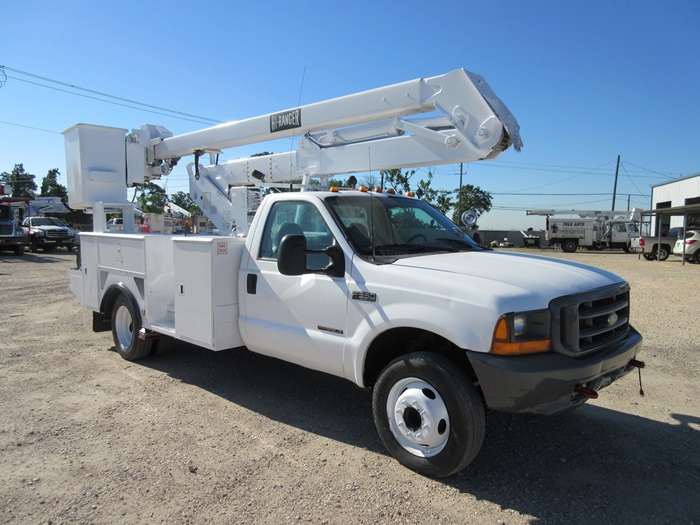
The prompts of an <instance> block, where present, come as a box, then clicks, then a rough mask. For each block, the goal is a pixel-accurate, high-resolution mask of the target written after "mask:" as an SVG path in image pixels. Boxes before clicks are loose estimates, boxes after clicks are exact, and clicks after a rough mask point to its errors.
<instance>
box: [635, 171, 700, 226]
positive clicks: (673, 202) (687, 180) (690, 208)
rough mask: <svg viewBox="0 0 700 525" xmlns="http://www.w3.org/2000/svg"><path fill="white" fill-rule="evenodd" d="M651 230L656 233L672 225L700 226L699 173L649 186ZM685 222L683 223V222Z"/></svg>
mask: <svg viewBox="0 0 700 525" xmlns="http://www.w3.org/2000/svg"><path fill="white" fill-rule="evenodd" d="M647 214H648V215H651V231H652V232H653V233H654V234H658V233H659V230H658V228H657V221H658V222H659V223H660V225H661V233H665V232H667V231H668V230H669V228H673V227H683V226H686V227H700V173H695V174H693V175H688V176H686V177H681V178H679V179H675V180H672V181H668V182H662V183H661V184H655V185H654V186H652V187H651V209H650V210H649V211H648V212H645V215H647ZM684 223H685V224H684Z"/></svg>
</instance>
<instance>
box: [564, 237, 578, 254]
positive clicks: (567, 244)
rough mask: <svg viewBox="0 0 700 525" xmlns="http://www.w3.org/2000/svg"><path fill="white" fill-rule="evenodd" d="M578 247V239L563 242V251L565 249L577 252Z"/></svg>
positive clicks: (568, 251) (569, 251)
mask: <svg viewBox="0 0 700 525" xmlns="http://www.w3.org/2000/svg"><path fill="white" fill-rule="evenodd" d="M576 248H578V244H577V243H576V241H572V240H568V241H564V242H563V243H562V244H561V249H562V251H565V252H567V253H572V252H575V251H576Z"/></svg>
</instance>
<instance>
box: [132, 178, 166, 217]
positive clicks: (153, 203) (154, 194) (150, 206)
mask: <svg viewBox="0 0 700 525" xmlns="http://www.w3.org/2000/svg"><path fill="white" fill-rule="evenodd" d="M139 190H140V191H139V196H138V198H137V199H136V202H137V203H138V208H139V209H140V210H141V211H142V212H144V213H163V206H165V203H166V202H168V194H167V193H166V192H165V190H164V189H163V188H161V187H160V186H158V185H157V184H155V183H153V182H147V183H146V184H144V185H142V186H140V188H139Z"/></svg>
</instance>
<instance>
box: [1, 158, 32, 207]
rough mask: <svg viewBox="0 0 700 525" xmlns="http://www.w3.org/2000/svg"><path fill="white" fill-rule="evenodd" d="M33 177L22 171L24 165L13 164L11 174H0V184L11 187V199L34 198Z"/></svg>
mask: <svg viewBox="0 0 700 525" xmlns="http://www.w3.org/2000/svg"><path fill="white" fill-rule="evenodd" d="M35 178H36V176H35V175H32V174H31V173H27V172H26V171H24V164H15V167H14V168H13V169H12V172H11V173H7V172H6V171H4V172H3V173H1V174H0V183H2V184H8V185H10V186H12V196H13V197H28V198H30V199H34V198H35V197H36V189H37V188H36V182H34V179H35Z"/></svg>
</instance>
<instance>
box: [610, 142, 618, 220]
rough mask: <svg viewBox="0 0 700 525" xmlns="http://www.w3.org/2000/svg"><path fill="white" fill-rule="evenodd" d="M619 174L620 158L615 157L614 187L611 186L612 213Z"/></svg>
mask: <svg viewBox="0 0 700 525" xmlns="http://www.w3.org/2000/svg"><path fill="white" fill-rule="evenodd" d="M618 173H620V156H619V155H618V156H617V167H616V168H615V185H614V186H613V201H612V208H610V209H611V210H612V211H615V195H616V194H617V175H618Z"/></svg>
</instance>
